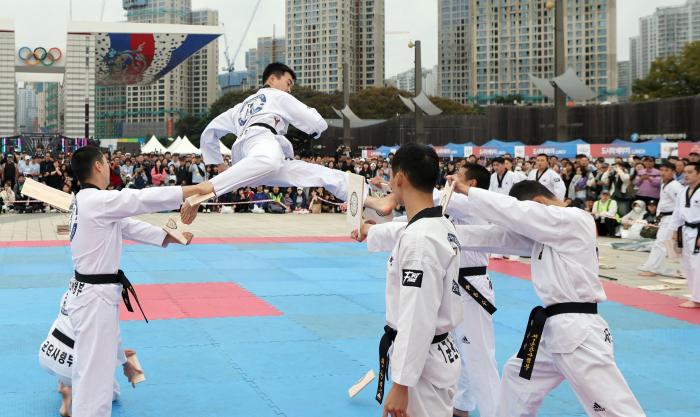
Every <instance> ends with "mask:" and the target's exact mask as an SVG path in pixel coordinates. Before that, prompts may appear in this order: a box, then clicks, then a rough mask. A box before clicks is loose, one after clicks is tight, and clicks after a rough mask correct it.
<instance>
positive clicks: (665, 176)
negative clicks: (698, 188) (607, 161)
mask: <svg viewBox="0 0 700 417" xmlns="http://www.w3.org/2000/svg"><path fill="white" fill-rule="evenodd" d="M675 169H676V167H675V165H674V164H672V163H670V162H665V163H663V164H661V166H660V167H659V172H660V173H661V193H660V197H659V206H658V207H657V215H656V218H657V219H658V220H657V221H658V225H659V230H658V231H657V232H656V240H655V241H654V245H653V246H652V247H651V252H649V257H648V258H647V260H646V262H645V263H644V265H642V266H640V267H639V268H638V269H639V270H640V271H642V272H640V273H639V275H642V276H645V277H653V276H655V275H656V274H661V275H672V274H674V273H675V271H674V270H673V269H671V268H668V267H664V259H665V258H666V255H667V254H666V244H665V243H664V242H665V241H667V240H670V239H671V237H672V236H673V232H674V231H675V230H674V228H673V227H670V223H671V217H672V216H673V210H674V208H675V207H676V200H677V199H678V197H679V196H680V195H681V194H680V192H681V190H682V189H683V186H682V185H681V184H680V183H679V182H678V181H676V180H675Z"/></svg>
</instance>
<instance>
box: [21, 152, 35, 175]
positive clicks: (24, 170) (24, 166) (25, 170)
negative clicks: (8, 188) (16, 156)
mask: <svg viewBox="0 0 700 417" xmlns="http://www.w3.org/2000/svg"><path fill="white" fill-rule="evenodd" d="M31 162H32V157H31V156H29V155H26V156H25V157H24V161H22V162H21V163H20V164H19V173H20V174H22V175H24V176H25V177H27V176H29V172H30V170H31V169H32V164H31Z"/></svg>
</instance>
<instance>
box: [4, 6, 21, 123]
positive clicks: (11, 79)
mask: <svg viewBox="0 0 700 417" xmlns="http://www.w3.org/2000/svg"><path fill="white" fill-rule="evenodd" d="M16 100H17V95H16V93H15V32H14V22H13V21H12V20H5V19H0V136H2V137H4V136H12V135H14V134H15V133H16V128H15V125H16V123H15V122H16V121H15V102H16Z"/></svg>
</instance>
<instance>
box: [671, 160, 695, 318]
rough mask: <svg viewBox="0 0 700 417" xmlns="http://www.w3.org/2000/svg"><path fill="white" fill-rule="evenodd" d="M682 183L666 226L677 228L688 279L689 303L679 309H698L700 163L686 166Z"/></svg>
mask: <svg viewBox="0 0 700 417" xmlns="http://www.w3.org/2000/svg"><path fill="white" fill-rule="evenodd" d="M684 169H685V183H686V184H687V185H686V186H685V187H683V188H682V189H681V191H680V193H679V194H678V198H677V199H676V207H675V208H674V209H673V217H671V222H670V224H669V227H670V228H671V229H676V230H677V232H676V233H675V239H676V240H677V242H678V246H680V247H681V248H682V259H681V266H682V267H683V273H684V274H685V278H686V279H687V280H688V288H690V300H688V301H686V302H684V303H681V304H680V307H684V308H700V235H699V234H698V231H699V230H700V193H698V192H697V191H698V188H700V163H698V162H689V163H688V164H687V165H686V166H685V168H684Z"/></svg>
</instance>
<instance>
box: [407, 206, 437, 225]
mask: <svg viewBox="0 0 700 417" xmlns="http://www.w3.org/2000/svg"><path fill="white" fill-rule="evenodd" d="M426 217H442V206H435V207H428V208H425V209H423V210H421V211H419V212H418V213H416V215H415V216H413V218H412V219H411V221H410V222H408V224H407V225H406V227H408V226H410V225H411V224H412V223H415V222H416V221H418V220H420V219H423V218H426Z"/></svg>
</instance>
